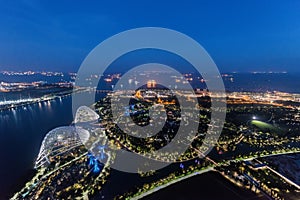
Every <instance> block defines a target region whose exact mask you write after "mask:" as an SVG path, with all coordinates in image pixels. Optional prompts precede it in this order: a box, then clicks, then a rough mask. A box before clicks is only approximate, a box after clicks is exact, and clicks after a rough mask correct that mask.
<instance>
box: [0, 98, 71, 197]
mask: <svg viewBox="0 0 300 200" xmlns="http://www.w3.org/2000/svg"><path fill="white" fill-rule="evenodd" d="M72 118H73V117H72V110H71V97H70V96H67V97H65V98H62V100H61V101H60V100H59V99H58V98H57V99H54V100H52V101H49V102H43V103H40V104H38V103H36V104H32V105H28V106H25V107H18V108H16V110H5V111H2V112H0V136H1V138H0V162H1V165H0V177H1V180H0V199H3V198H4V199H6V198H7V195H8V194H9V193H11V192H12V191H13V190H14V189H16V185H17V183H20V182H23V181H24V177H27V176H28V174H29V173H28V172H29V171H30V170H31V169H32V168H33V166H34V162H35V158H36V156H37V154H38V152H39V148H40V145H41V142H42V140H43V138H44V136H45V135H46V134H47V132H48V131H50V130H51V129H53V128H55V127H58V126H63V125H69V124H70V123H71V122H72Z"/></svg>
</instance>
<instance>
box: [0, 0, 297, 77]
mask: <svg viewBox="0 0 300 200" xmlns="http://www.w3.org/2000/svg"><path fill="white" fill-rule="evenodd" d="M79 2H80V3H79ZM146 26H156V27H165V28H170V29H174V30H177V31H180V32H182V33H185V34H187V35H189V36H190V37H192V38H194V39H195V40H196V41H198V42H199V43H200V44H201V45H202V46H203V47H204V48H205V49H206V50H207V51H208V53H209V54H210V55H211V57H212V58H213V59H214V61H215V62H216V64H217V66H218V67H219V69H220V70H221V71H222V72H233V71H237V72H251V71H268V70H272V71H288V72H300V67H299V66H300V65H299V63H300V1H297V0H294V1H293V0H290V1H282V0H272V1H268V0H256V1H253V0H251V1H250V0H249V1H246V0H245V1H221V0H220V1H211V0H206V1H196V0H195V1H174V0H173V1H163V0H159V1H153V0H151V1H146V0H145V1H142V0H138V1H130V0H129V1H124V0H120V1H113V0H107V1H100V0H98V1H71V0H70V1H65V0H49V1H48V0H45V1H38V0H23V1H14V0H12V1H4V0H0V27H1V31H0V71H1V70H17V71H18V70H21V71H24V70H48V71H65V72H67V71H72V72H75V71H77V69H78V68H79V66H80V64H81V62H82V61H83V59H84V58H85V57H86V55H87V54H88V53H89V52H90V51H91V50H92V49H93V48H94V47H95V46H96V45H98V44H99V43H100V42H101V41H103V40H105V39H106V38H108V37H110V36H112V35H114V34H116V33H119V32H121V31H124V30H127V29H131V28H137V27H146Z"/></svg>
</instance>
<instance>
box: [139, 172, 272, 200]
mask: <svg viewBox="0 0 300 200" xmlns="http://www.w3.org/2000/svg"><path fill="white" fill-rule="evenodd" d="M157 199H172V200H186V199H189V200H199V199H201V200H220V199H222V200H250V199H252V200H266V199H267V198H266V197H264V196H261V195H260V196H257V195H256V194H254V193H252V192H251V191H249V190H244V189H241V188H239V187H237V186H235V185H233V184H232V183H230V182H229V181H228V180H226V179H225V178H224V177H222V176H221V175H220V174H218V173H217V172H208V173H205V174H202V175H198V176H195V177H192V178H189V179H187V180H183V181H181V182H179V183H177V184H174V185H171V186H169V187H167V188H165V189H162V190H160V191H158V192H156V193H153V194H151V195H149V196H147V197H145V198H143V200H157Z"/></svg>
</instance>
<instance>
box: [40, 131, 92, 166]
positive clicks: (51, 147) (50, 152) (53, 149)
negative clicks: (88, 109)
mask: <svg viewBox="0 0 300 200" xmlns="http://www.w3.org/2000/svg"><path fill="white" fill-rule="evenodd" d="M89 136H90V134H89V132H88V131H87V130H84V129H82V128H80V127H73V126H62V127H58V128H55V129H53V130H51V131H50V132H48V133H47V135H46V136H45V138H44V140H43V142H42V145H41V148H40V152H39V155H38V158H37V160H36V163H35V167H36V168H37V167H39V166H44V165H47V164H49V163H50V161H49V158H50V157H54V156H56V155H58V154H62V153H64V152H66V151H69V150H70V149H73V148H75V147H77V146H80V145H82V144H83V143H85V142H86V141H87V140H88V139H89Z"/></svg>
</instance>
